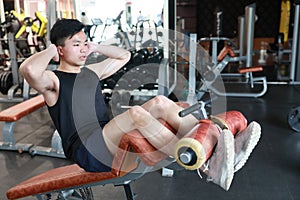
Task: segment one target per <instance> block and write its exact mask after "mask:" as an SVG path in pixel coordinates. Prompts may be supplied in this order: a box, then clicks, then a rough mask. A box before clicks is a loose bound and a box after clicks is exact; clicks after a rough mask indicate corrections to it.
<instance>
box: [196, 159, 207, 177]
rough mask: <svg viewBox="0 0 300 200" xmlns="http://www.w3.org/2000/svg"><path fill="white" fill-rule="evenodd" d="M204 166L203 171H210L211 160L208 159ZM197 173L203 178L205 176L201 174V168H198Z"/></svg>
mask: <svg viewBox="0 0 300 200" xmlns="http://www.w3.org/2000/svg"><path fill="white" fill-rule="evenodd" d="M203 167H204V169H203V170H202V172H206V171H208V168H209V160H208V161H207V162H206V163H204V164H203ZM197 174H198V176H199V177H200V178H201V179H202V178H203V177H202V175H201V169H200V168H198V169H197Z"/></svg>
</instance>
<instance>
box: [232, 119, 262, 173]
mask: <svg viewBox="0 0 300 200" xmlns="http://www.w3.org/2000/svg"><path fill="white" fill-rule="evenodd" d="M260 136H261V127H260V125H259V124H258V123H257V122H255V121H253V122H251V123H250V124H249V125H248V126H247V128H246V129H245V130H242V131H240V132H239V133H237V135H236V136H235V140H234V145H235V159H234V172H237V171H238V170H240V169H241V168H242V167H243V166H244V165H245V163H246V162H247V160H248V158H249V156H250V154H251V153H252V151H253V149H254V147H255V146H256V145H257V143H258V141H259V138H260Z"/></svg>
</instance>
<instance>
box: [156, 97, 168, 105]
mask: <svg viewBox="0 0 300 200" xmlns="http://www.w3.org/2000/svg"><path fill="white" fill-rule="evenodd" d="M152 100H153V101H154V102H155V104H162V105H163V104H168V103H170V102H171V100H170V99H168V98H167V97H165V96H163V95H158V96H156V97H154V98H153V99H152Z"/></svg>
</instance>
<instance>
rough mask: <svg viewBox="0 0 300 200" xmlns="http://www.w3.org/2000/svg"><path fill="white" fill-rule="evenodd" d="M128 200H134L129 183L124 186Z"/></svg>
mask: <svg viewBox="0 0 300 200" xmlns="http://www.w3.org/2000/svg"><path fill="white" fill-rule="evenodd" d="M123 187H124V190H125V194H126V197H127V200H134V193H133V192H132V190H131V186H130V184H129V183H127V184H124V185H123Z"/></svg>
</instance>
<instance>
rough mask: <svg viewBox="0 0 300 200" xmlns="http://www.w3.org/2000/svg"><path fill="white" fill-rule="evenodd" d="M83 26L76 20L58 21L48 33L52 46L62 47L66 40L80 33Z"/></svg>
mask: <svg viewBox="0 0 300 200" xmlns="http://www.w3.org/2000/svg"><path fill="white" fill-rule="evenodd" d="M83 28H84V25H83V24H82V23H81V22H80V21H79V20H77V19H65V18H63V19H58V20H57V21H56V22H55V24H54V25H53V27H52V28H51V31H50V41H51V43H52V44H55V45H56V46H57V45H60V46H64V45H65V40H66V39H67V38H72V37H73V35H75V34H76V33H78V32H80V31H82V30H83Z"/></svg>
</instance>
